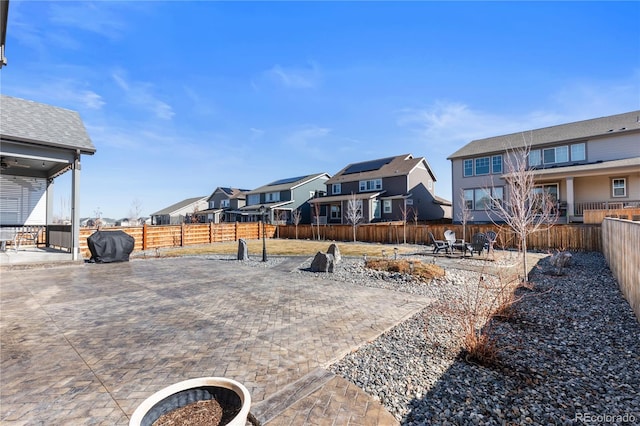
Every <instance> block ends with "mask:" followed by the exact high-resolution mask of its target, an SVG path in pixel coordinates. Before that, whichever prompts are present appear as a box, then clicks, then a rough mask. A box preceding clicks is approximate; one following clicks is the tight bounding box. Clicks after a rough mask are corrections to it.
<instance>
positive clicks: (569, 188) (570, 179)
mask: <svg viewBox="0 0 640 426" xmlns="http://www.w3.org/2000/svg"><path fill="white" fill-rule="evenodd" d="M574 203H575V201H574V198H573V176H571V177H568V178H567V223H568V222H569V221H571V218H572V217H573V215H574V214H575V209H574Z"/></svg>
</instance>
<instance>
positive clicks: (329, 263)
mask: <svg viewBox="0 0 640 426" xmlns="http://www.w3.org/2000/svg"><path fill="white" fill-rule="evenodd" d="M333 267H334V258H333V255H332V254H329V253H323V252H321V251H319V252H318V253H316V255H315V257H314V258H313V262H311V272H333Z"/></svg>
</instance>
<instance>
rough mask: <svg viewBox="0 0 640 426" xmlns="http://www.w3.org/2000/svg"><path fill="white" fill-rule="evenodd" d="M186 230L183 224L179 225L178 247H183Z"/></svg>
mask: <svg viewBox="0 0 640 426" xmlns="http://www.w3.org/2000/svg"><path fill="white" fill-rule="evenodd" d="M185 230H186V226H185V224H184V223H181V224H180V247H184V240H185V234H186V232H185Z"/></svg>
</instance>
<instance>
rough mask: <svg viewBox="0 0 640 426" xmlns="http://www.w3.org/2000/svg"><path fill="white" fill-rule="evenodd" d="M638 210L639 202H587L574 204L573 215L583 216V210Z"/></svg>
mask: <svg viewBox="0 0 640 426" xmlns="http://www.w3.org/2000/svg"><path fill="white" fill-rule="evenodd" d="M633 207H639V208H640V200H624V201H588V202H583V203H575V204H574V215H575V216H583V215H584V211H585V210H618V209H626V208H633Z"/></svg>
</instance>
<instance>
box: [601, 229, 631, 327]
mask: <svg viewBox="0 0 640 426" xmlns="http://www.w3.org/2000/svg"><path fill="white" fill-rule="evenodd" d="M602 252H603V254H604V257H605V258H606V259H607V263H608V264H609V268H610V269H611V272H613V275H614V276H615V277H616V280H617V281H618V285H619V286H620V290H621V291H622V293H623V294H624V296H625V297H626V299H627V301H628V302H629V305H631V308H632V309H633V312H635V314H636V318H638V321H640V222H633V221H630V220H622V219H614V218H606V219H605V220H604V221H603V222H602Z"/></svg>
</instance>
